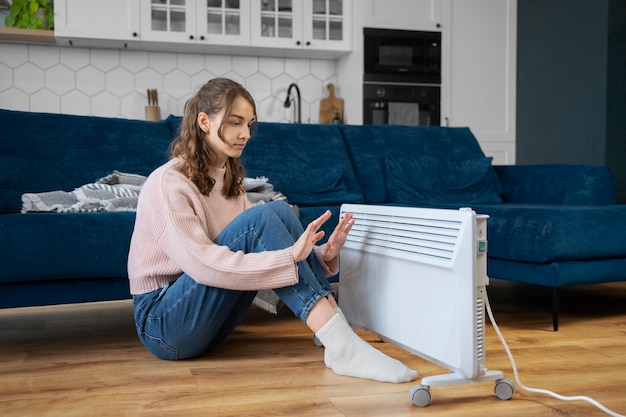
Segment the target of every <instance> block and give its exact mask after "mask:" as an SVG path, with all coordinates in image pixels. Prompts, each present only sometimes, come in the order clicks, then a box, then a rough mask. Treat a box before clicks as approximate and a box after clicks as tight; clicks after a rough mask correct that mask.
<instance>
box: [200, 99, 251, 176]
mask: <svg viewBox="0 0 626 417" xmlns="http://www.w3.org/2000/svg"><path fill="white" fill-rule="evenodd" d="M224 113H225V111H222V112H220V113H218V114H217V115H215V116H214V117H213V118H210V117H209V116H208V115H207V114H206V113H203V112H201V113H200V114H199V115H198V124H199V125H200V128H201V129H202V130H203V131H204V132H205V135H204V138H205V140H206V142H207V144H208V145H209V148H211V150H212V151H213V152H214V153H215V155H216V156H217V160H216V161H215V167H216V168H222V167H223V166H224V165H225V164H226V161H227V160H228V158H229V157H231V158H239V157H240V156H241V154H242V152H243V149H244V148H245V147H246V144H247V143H248V140H249V139H250V128H251V126H252V124H253V123H254V121H255V116H254V108H253V107H252V105H251V104H250V103H249V102H248V101H247V100H246V99H245V98H243V97H237V98H236V99H235V101H234V102H233V107H232V112H231V114H230V115H229V116H228V118H227V119H226V120H224V123H223V126H222V136H223V137H224V140H222V139H220V137H219V136H218V133H217V131H218V129H219V127H220V125H222V120H223V119H224V116H225V114H224Z"/></svg>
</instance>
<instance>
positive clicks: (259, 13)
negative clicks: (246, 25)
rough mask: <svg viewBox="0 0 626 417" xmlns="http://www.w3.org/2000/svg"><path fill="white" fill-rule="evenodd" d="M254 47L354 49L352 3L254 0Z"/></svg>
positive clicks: (327, 49) (339, 1) (314, 49)
mask: <svg viewBox="0 0 626 417" xmlns="http://www.w3.org/2000/svg"><path fill="white" fill-rule="evenodd" d="M251 5H252V8H251V30H252V37H251V44H252V45H253V46H261V47H267V48H280V49H282V50H284V51H289V50H309V51H344V52H349V51H350V48H351V32H350V30H351V17H352V2H351V0H302V1H301V0H251Z"/></svg>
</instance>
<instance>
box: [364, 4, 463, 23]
mask: <svg viewBox="0 0 626 417" xmlns="http://www.w3.org/2000/svg"><path fill="white" fill-rule="evenodd" d="M468 1H470V2H471V0H468ZM359 3H360V4H359V5H360V7H363V13H364V16H363V18H364V26H365V27H371V28H382V29H405V30H437V29H438V28H439V27H440V25H441V17H442V16H441V10H442V4H441V0H362V3H361V2H359ZM361 4H362V5H361Z"/></svg>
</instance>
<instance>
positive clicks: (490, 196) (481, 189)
mask: <svg viewBox="0 0 626 417" xmlns="http://www.w3.org/2000/svg"><path fill="white" fill-rule="evenodd" d="M492 159H493V158H491V157H489V158H485V157H479V158H474V159H465V160H450V159H442V158H438V157H433V156H430V155H421V156H420V155H408V154H405V153H400V152H395V153H393V152H392V153H390V154H388V155H387V157H386V159H385V175H386V178H387V184H386V186H387V193H388V196H389V200H390V201H391V202H392V203H398V204H410V205H416V206H424V205H433V204H445V203H450V204H468V205H469V204H497V203H501V202H502V200H501V199H500V196H499V195H498V187H497V186H498V182H497V177H496V176H495V174H494V172H493V169H492V166H491V162H492Z"/></svg>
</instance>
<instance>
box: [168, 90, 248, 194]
mask: <svg viewBox="0 0 626 417" xmlns="http://www.w3.org/2000/svg"><path fill="white" fill-rule="evenodd" d="M238 97H242V98H244V99H245V100H247V101H248V102H249V103H250V105H251V106H252V109H253V112H254V118H255V120H256V106H255V104H254V99H253V98H252V96H251V95H250V93H249V92H248V90H246V89H245V88H244V87H243V86H242V85H241V84H239V83H237V82H235V81H232V80H229V79H227V78H214V79H212V80H210V81H209V82H207V83H206V84H204V85H203V86H202V87H201V88H200V90H199V91H198V92H197V93H196V95H195V96H193V97H192V98H191V99H189V100H188V101H187V103H186V104H185V114H184V116H183V120H182V123H181V125H180V132H179V134H178V136H177V137H176V138H175V139H174V141H173V142H172V147H171V152H172V158H174V157H181V158H182V160H183V162H182V165H181V166H180V168H179V169H180V171H181V172H182V173H183V174H184V175H185V176H186V177H187V178H189V180H190V181H192V182H193V183H194V184H195V185H196V187H198V189H199V190H200V192H201V193H202V194H203V195H209V193H210V192H211V190H212V189H213V186H214V185H215V179H214V178H211V176H210V175H209V168H210V167H211V166H212V163H213V161H214V160H215V159H216V157H215V154H214V153H213V151H212V150H211V149H210V147H209V146H208V145H207V143H206V140H205V132H203V131H202V129H201V128H200V126H199V125H198V114H200V113H201V112H204V113H206V114H207V115H208V116H209V118H211V119H213V118H214V117H215V116H216V115H217V114H218V113H220V112H221V111H224V117H223V118H222V123H221V124H220V126H219V127H218V130H217V135H218V136H219V138H220V139H222V140H224V141H225V139H224V137H223V136H222V127H223V126H224V123H225V122H226V120H228V117H229V116H230V114H231V112H232V107H233V103H234V101H235V100H236V99H237V98H238ZM244 175H245V172H244V169H243V166H242V165H241V162H240V161H239V158H230V157H229V158H228V161H227V162H226V175H225V177H224V189H223V190H222V194H223V195H224V196H225V197H227V198H228V197H235V196H238V195H240V194H241V193H242V192H243V186H242V184H243V179H244Z"/></svg>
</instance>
